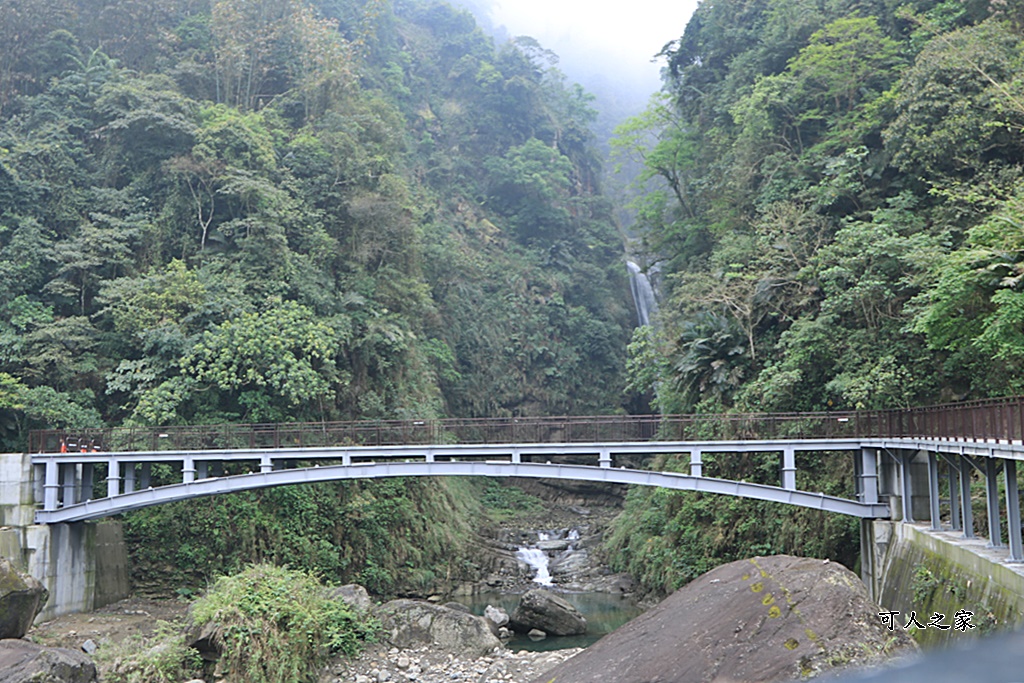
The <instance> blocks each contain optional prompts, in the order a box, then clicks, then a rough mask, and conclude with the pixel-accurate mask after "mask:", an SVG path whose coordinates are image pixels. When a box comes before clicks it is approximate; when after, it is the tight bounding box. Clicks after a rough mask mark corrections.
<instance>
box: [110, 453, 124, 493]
mask: <svg viewBox="0 0 1024 683" xmlns="http://www.w3.org/2000/svg"><path fill="white" fill-rule="evenodd" d="M120 495H121V461H120V460H118V459H117V458H111V459H110V460H108V461H107V497H108V498H113V497H114V496H120Z"/></svg>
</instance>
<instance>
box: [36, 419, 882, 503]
mask: <svg viewBox="0 0 1024 683" xmlns="http://www.w3.org/2000/svg"><path fill="white" fill-rule="evenodd" d="M860 449H861V442H860V441H859V440H856V439H827V440H823V439H805V440H790V441H784V442H783V441H777V440H758V441H685V442H681V441H675V442H672V441H646V442H618V443H553V444H549V443H522V444H457V445H438V444H431V445H401V446H341V447H329V448H282V449H266V448H257V449H216V450H204V451H136V452H111V453H50V454H39V455H35V456H33V458H32V460H33V463H34V465H35V467H36V471H37V477H36V478H37V482H38V483H37V490H38V493H37V497H38V498H39V499H41V500H42V502H43V510H40V511H39V512H38V513H37V519H38V521H39V522H40V523H56V522H62V521H72V520H81V519H93V518H96V517H102V516H105V515H110V514H116V513H118V512H123V511H126V510H131V509H137V508H139V507H145V506H148V505H156V504H159V503H163V502H169V501H171V500H182V499H185V498H189V497H192V496H199V495H214V494H217V493H226V492H228V491H236V490H246V489H250V488H259V487H262V486H276V485H283V484H288V483H303V482H307V481H328V480H338V479H353V478H364V477H367V478H372V477H379V476H437V475H440V476H447V475H465V476H481V475H482V476H499V477H501V476H506V477H507V476H524V477H540V478H581V479H583V480H586V481H606V482H610V483H622V484H640V485H648V486H664V487H666V488H673V489H679V490H692V491H705V492H709V493H721V494H726V495H734V496H743V497H749V498H755V499H759V500H771V501H777V502H785V503H790V504H794V505H800V506H805V507H811V508H816V509H827V510H831V511H835V512H842V513H844V514H851V515H854V516H857V517H868V518H877V517H888V516H889V512H888V509H887V508H885V506H884V505H879V504H878V499H877V496H871V495H868V496H867V497H864V496H863V495H858V498H859V500H855V501H847V500H845V499H842V498H835V497H828V496H823V495H822V494H820V493H814V492H806V491H798V490H797V488H796V458H795V454H796V452H797V451H858V450H860ZM716 452H725V453H741V452H747V453H750V452H757V453H778V454H779V456H780V468H779V471H780V483H781V484H782V487H781V488H780V487H776V486H768V485H760V484H752V483H749V482H734V481H730V480H724V479H717V478H707V477H703V476H702V474H703V462H702V454H703V453H716ZM662 453H671V454H678V455H681V456H689V463H690V472H689V475H683V474H677V473H672V472H652V471H649V470H627V469H625V468H621V467H620V468H613V458H614V456H620V455H627V454H632V455H656V454H662ZM567 455H569V456H588V457H591V458H594V461H593V462H594V464H595V465H597V467H593V466H590V465H576V466H570V465H565V464H561V465H551V464H550V460H548V463H544V464H542V463H537V462H524V461H523V459H524V458H527V459H531V458H532V459H550V458H554V457H559V456H567ZM378 460H384V461H391V462H388V463H387V467H384V466H383V464H382V463H377V462H376V461H378ZM239 461H247V462H251V463H254V464H255V463H258V470H259V473H258V474H260V475H269V474H271V473H274V476H273V477H265V478H264V479H253V477H254V476H255V475H256V474H257V473H256V472H255V471H254V472H252V473H250V474H244V475H236V476H235V477H215V478H208V477H207V475H208V473H209V471H210V468H209V465H210V464H213V465H215V467H217V466H220V465H222V464H223V463H226V462H239ZM294 461H305V462H316V461H321V462H323V461H327V462H326V463H324V464H323V465H317V466H314V467H312V468H305V469H291V470H287V472H289V473H294V472H307V473H308V472H312V473H313V474H280V471H281V470H282V468H284V467H287V466H288V463H290V462H294ZM367 461H372V462H367ZM394 461H405V462H394ZM456 461H464V462H456ZM339 462H340V465H339V464H338V463H339ZM153 463H178V464H180V466H181V483H180V484H173V485H170V486H162V487H159V488H157V489H150V488H149V487H148V480H149V470H150V467H151V465H152V464H153ZM474 463H475V464H481V463H483V464H484V465H487V466H488V468H487V470H486V472H483V471H482V470H479V468H478V469H475V470H474V469H473V468H472V467H466V465H468V464H474ZM98 464H105V465H107V469H108V476H107V479H106V483H107V494H108V495H107V497H106V498H101V499H95V500H90V501H86V502H83V500H82V498H84V497H85V496H86V495H89V494H87V493H86V492H90V493H91V486H92V480H93V475H94V470H95V466H96V465H98ZM415 464H420V465H429V466H430V467H427V468H425V469H424V468H422V467H421V468H416V467H408V465H415ZM136 465H138V466H139V468H140V475H141V476H140V477H139V479H138V480H137V479H136V477H135V468H136ZM503 465H504V466H507V465H516V466H518V467H517V468H514V469H515V472H514V473H513V472H512V471H511V470H509V469H508V467H502V466H503ZM526 465H530V466H532V467H535V468H539V469H531V468H528V467H525V466H526ZM332 467H335V468H337V467H340V468H347V469H333V470H330V468H332ZM357 467H362V469H355V468H357ZM368 467H372V468H374V469H367V468H368ZM570 467H571V468H572V469H566V468H570ZM318 470H319V471H318ZM328 470H330V472H331V474H330V475H325V474H324V473H323V472H326V471H328ZM467 470H468V471H467ZM398 471H401V472H402V473H401V474H394V472H398ZM526 472H531V473H529V474H528V473H526ZM122 473H123V476H122ZM612 473H614V474H612ZM39 474H43V476H39ZM197 475H198V476H197ZM309 476H315V479H309V478H308V477H309ZM240 477H248V479H240ZM292 477H297V478H295V479H293V478H292ZM197 480H199V481H197ZM654 481H656V482H657V483H652V482H654ZM268 482H272V483H268ZM122 483H123V484H124V487H123V488H122ZM39 484H42V485H41V487H40V486H39ZM137 484H138V486H137ZM229 485H230V486H235V487H237V488H228V489H225V488H223V487H224V486H229ZM137 488H138V489H143V490H141V491H137V490H136V489H137ZM39 489H41V490H39Z"/></svg>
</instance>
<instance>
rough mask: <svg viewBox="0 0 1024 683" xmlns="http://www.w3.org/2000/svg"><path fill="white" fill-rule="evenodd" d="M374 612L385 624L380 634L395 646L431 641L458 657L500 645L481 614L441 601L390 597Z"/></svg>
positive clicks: (440, 648)
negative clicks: (458, 608)
mask: <svg viewBox="0 0 1024 683" xmlns="http://www.w3.org/2000/svg"><path fill="white" fill-rule="evenodd" d="M374 616H376V617H377V618H378V619H380V622H381V625H382V626H383V627H384V632H383V637H384V638H385V639H386V640H387V641H388V642H389V643H391V644H392V645H394V646H395V647H398V648H409V647H419V646H421V645H430V646H433V647H434V648H436V649H439V650H442V651H444V652H449V653H451V654H454V655H458V656H460V657H482V656H484V655H486V654H488V653H490V652H492V651H494V650H495V649H501V647H502V645H501V641H500V640H498V638H497V636H495V635H494V634H493V633H491V628H490V626H489V625H488V623H487V620H485V619H484V618H483V617H477V616H474V615H472V614H467V613H465V612H462V611H459V610H454V609H449V608H447V607H443V606H441V605H432V604H430V603H428V602H423V601H420V600H392V601H391V602H386V603H384V604H383V605H381V606H380V607H378V608H377V609H376V610H374Z"/></svg>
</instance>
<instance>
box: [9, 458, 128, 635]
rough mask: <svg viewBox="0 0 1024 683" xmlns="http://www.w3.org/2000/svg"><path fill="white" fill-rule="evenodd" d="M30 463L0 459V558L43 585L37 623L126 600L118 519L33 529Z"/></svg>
mask: <svg viewBox="0 0 1024 683" xmlns="http://www.w3.org/2000/svg"><path fill="white" fill-rule="evenodd" d="M32 474H33V472H32V464H31V460H30V458H29V457H28V456H26V455H22V454H20V453H14V454H0V556H3V557H5V558H7V559H8V560H10V561H11V563H12V564H13V565H14V566H15V567H17V568H18V569H19V570H20V571H22V572H25V573H26V574H30V575H32V576H33V577H35V578H36V579H38V580H39V581H41V582H42V583H43V585H44V586H46V589H47V590H48V591H49V592H50V597H49V600H47V603H46V606H45V607H44V608H43V612H42V613H41V614H40V615H39V617H38V618H37V621H45V620H48V619H53V618H54V617H57V616H60V615H61V614H69V613H72V612H85V611H89V610H92V609H95V608H97V607H102V606H103V605H106V604H109V603H111V602H115V601H117V600H120V599H122V598H124V597H127V595H128V588H129V585H128V553H127V550H126V549H125V545H124V539H123V537H122V533H121V524H120V522H118V521H116V520H104V521H101V522H77V523H74V524H52V525H43V524H35V523H34V521H35V499H36V496H35V493H34V482H33V478H32Z"/></svg>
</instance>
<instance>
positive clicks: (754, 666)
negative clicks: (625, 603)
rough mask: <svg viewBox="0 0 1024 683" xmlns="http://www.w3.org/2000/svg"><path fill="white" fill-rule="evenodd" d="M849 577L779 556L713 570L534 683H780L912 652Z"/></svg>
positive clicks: (835, 568) (832, 567)
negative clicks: (717, 681)
mask: <svg viewBox="0 0 1024 683" xmlns="http://www.w3.org/2000/svg"><path fill="white" fill-rule="evenodd" d="M879 611H880V609H879V608H878V607H877V606H876V605H874V604H873V603H872V602H871V601H870V600H869V599H868V595H867V589H866V588H865V587H864V584H863V583H861V581H860V579H858V578H857V575H856V574H854V573H853V572H851V571H850V570H848V569H846V568H845V567H843V566H842V565H839V564H836V563H834V562H828V561H827V560H826V561H823V560H813V559H805V558H798V557H790V556H787V555H778V556H774V557H756V558H753V559H750V560H740V561H737V562H732V563H730V564H727V565H723V566H721V567H718V568H717V569H714V570H713V571H710V572H708V573H707V574H704V575H703V576H701V577H699V578H697V579H696V580H694V581H693V582H692V583H690V584H688V585H687V586H685V587H683V588H681V589H680V590H678V591H676V592H675V593H674V594H673V595H671V596H669V597H668V598H666V599H665V600H664V601H662V602H661V603H660V604H659V605H658V606H656V607H655V608H654V609H652V610H650V611H649V612H647V613H645V614H643V615H641V616H639V617H637V618H636V619H634V620H633V621H631V622H629V623H628V624H626V625H625V626H623V627H621V628H620V629H618V630H617V631H615V632H614V633H611V634H609V635H607V636H605V637H604V638H602V639H601V640H599V641H598V642H597V643H594V644H593V645H591V646H590V647H589V648H587V649H586V650H584V651H583V652H582V653H580V654H578V655H576V656H575V657H573V658H572V659H569V660H567V661H565V662H564V663H562V664H560V665H559V666H557V667H555V668H554V669H552V670H551V671H548V672H546V673H545V674H544V676H542V677H541V678H538V679H536V681H535V683H547V682H548V681H550V680H552V679H554V680H556V681H558V683H605V682H608V683H610V682H613V681H614V683H705V682H706V681H716V680H723V681H733V680H735V681H744V682H745V683H761V682H764V681H789V680H793V679H802V678H806V677H808V676H813V675H816V674H817V673H819V672H822V671H825V670H834V669H840V668H846V667H857V666H865V665H869V664H873V663H876V662H879V661H881V660H883V659H886V658H888V657H890V656H892V654H893V653H894V652H895V651H899V650H906V651H912V650H914V649H916V646H915V645H914V643H913V642H912V641H911V639H910V637H909V636H908V635H907V634H906V632H904V631H903V629H902V628H897V629H896V630H894V631H889V630H888V629H887V628H886V627H885V626H884V625H883V624H882V622H881V620H880V619H879V617H878V612H879Z"/></svg>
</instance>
